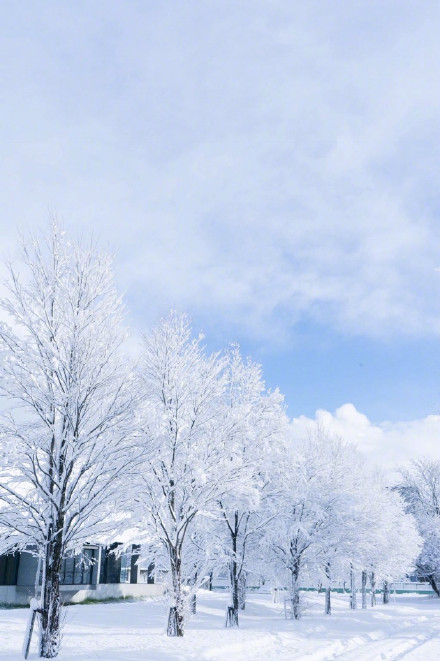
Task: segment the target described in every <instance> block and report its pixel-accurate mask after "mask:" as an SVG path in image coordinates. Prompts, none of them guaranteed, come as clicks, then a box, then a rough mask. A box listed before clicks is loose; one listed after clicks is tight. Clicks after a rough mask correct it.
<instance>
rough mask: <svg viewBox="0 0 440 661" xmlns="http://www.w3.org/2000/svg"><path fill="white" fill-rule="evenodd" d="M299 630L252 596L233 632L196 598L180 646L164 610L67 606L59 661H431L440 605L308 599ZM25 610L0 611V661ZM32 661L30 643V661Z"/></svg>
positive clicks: (437, 653)
mask: <svg viewBox="0 0 440 661" xmlns="http://www.w3.org/2000/svg"><path fill="white" fill-rule="evenodd" d="M307 599H308V601H309V609H308V611H307V612H306V614H305V616H304V618H303V619H302V620H301V621H300V622H293V621H286V620H285V619H284V616H283V612H282V606H281V605H275V604H273V603H272V602H271V599H270V596H269V595H266V594H254V595H252V596H251V597H250V600H249V604H248V606H247V608H246V612H245V613H244V614H241V613H240V623H241V626H240V628H239V629H227V630H225V629H224V628H223V623H224V612H225V609H226V604H227V595H226V594H221V593H209V592H202V594H201V596H200V598H199V600H198V613H197V615H196V616H194V617H193V618H192V619H191V621H190V622H189V623H188V626H187V630H186V632H185V637H184V638H183V639H175V638H174V639H173V638H168V637H167V636H166V634H165V625H166V615H167V608H166V604H165V603H164V602H162V601H141V602H128V603H127V602H125V603H112V604H100V605H89V606H80V605H79V606H70V607H69V608H67V609H66V610H65V613H66V624H65V629H64V639H63V649H62V652H61V653H60V655H59V657H58V658H59V660H60V661H73V660H75V661H76V660H78V661H95V660H101V661H104V660H105V661H128V660H130V661H133V660H135V661H146V660H147V659H148V661H189V660H197V661H199V660H200V661H230V660H231V659H234V661H250V660H252V661H254V660H257V661H259V660H261V659H264V661H271V660H273V661H275V660H276V661H287V660H289V661H298V660H300V659H305V660H307V661H330V660H334V661H341V660H344V659H345V660H346V661H354V660H356V661H375V660H376V659H377V660H378V661H383V660H387V661H397V660H400V659H404V660H405V661H420V660H423V661H434V660H435V661H437V660H438V659H440V601H439V600H437V599H432V598H429V597H424V596H408V595H401V596H397V597H396V599H395V601H394V603H393V602H392V603H390V604H389V605H388V606H382V605H379V606H377V607H376V608H374V609H368V610H367V611H362V610H359V611H356V612H351V611H350V610H349V608H348V595H344V596H342V595H335V596H334V597H333V615H331V616H330V617H329V616H325V615H324V614H323V612H322V610H323V595H317V594H310V593H309V594H308V595H307ZM27 614H28V611H27V610H22V609H18V610H8V611H0V661H6V660H7V661H18V660H19V659H20V658H21V657H20V649H21V644H22V640H23V635H24V629H25V623H26V618H27ZM36 658H37V654H36V648H35V641H33V647H32V653H31V654H30V656H29V659H33V660H35V659H36Z"/></svg>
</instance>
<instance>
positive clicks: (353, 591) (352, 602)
mask: <svg viewBox="0 0 440 661" xmlns="http://www.w3.org/2000/svg"><path fill="white" fill-rule="evenodd" d="M350 593H351V594H350V608H351V609H352V610H356V608H357V598H356V578H355V573H354V569H353V565H351V567H350Z"/></svg>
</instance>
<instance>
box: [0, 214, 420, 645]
mask: <svg viewBox="0 0 440 661" xmlns="http://www.w3.org/2000/svg"><path fill="white" fill-rule="evenodd" d="M24 269H25V272H24V273H21V274H18V273H16V271H15V270H14V269H12V268H11V269H10V278H9V296H8V298H7V299H6V300H5V301H3V302H2V307H3V310H4V312H5V313H6V314H7V315H8V317H9V319H8V322H9V323H3V324H2V325H1V326H0V351H1V356H0V369H1V373H0V389H1V392H2V393H3V395H4V396H5V398H6V401H7V403H8V404H7V406H8V408H7V410H6V411H5V412H4V415H3V416H2V423H1V430H0V431H1V441H2V442H1V449H0V452H1V461H0V503H1V506H0V552H12V551H16V550H23V549H27V550H28V551H31V552H33V553H34V554H35V555H36V556H38V558H39V559H40V562H41V570H42V589H41V597H40V599H41V618H40V620H41V636H40V655H41V656H42V657H44V658H53V657H55V656H56V655H57V653H58V650H59V645H60V635H59V632H60V606H61V605H60V591H59V575H60V569H61V562H62V559H63V558H64V557H66V555H68V554H69V553H72V552H75V551H76V552H78V550H80V549H81V547H82V545H83V544H84V543H86V542H90V541H93V540H99V541H104V540H107V539H109V540H110V539H111V540H114V539H117V537H118V535H119V534H121V533H122V532H124V535H125V538H127V530H131V531H132V536H133V540H132V541H133V542H142V555H143V557H144V558H145V559H146V560H147V561H148V562H150V561H151V560H154V562H155V564H156V567H157V568H158V569H163V570H164V573H165V576H166V580H167V581H168V595H169V598H170V611H169V617H168V634H169V635H177V636H182V635H183V633H184V624H185V614H186V612H187V611H188V610H189V609H190V608H193V609H194V608H195V598H196V593H197V590H198V588H199V587H200V585H201V584H202V582H203V581H204V580H206V576H207V575H209V573H210V572H213V571H218V572H219V571H223V570H225V571H227V572H228V575H229V577H230V586H231V603H230V606H229V608H228V620H227V621H228V623H229V624H231V625H237V624H238V617H239V609H240V607H244V605H245V600H246V582H247V577H248V576H249V574H250V573H251V572H252V573H253V574H260V575H262V576H264V577H265V578H271V579H272V580H273V581H275V582H276V581H278V582H279V583H284V582H285V581H286V580H287V579H286V577H289V586H290V596H291V603H292V611H293V615H294V617H295V618H299V617H300V614H301V604H300V593H299V586H300V584H301V582H302V581H310V580H314V581H315V582H316V581H320V582H321V583H322V584H324V585H325V586H326V612H327V613H329V614H330V612H331V604H330V586H331V582H332V580H335V579H336V578H342V579H344V580H345V579H346V577H347V576H351V580H352V582H353V581H354V576H355V573H356V572H359V571H362V572H363V581H362V584H363V587H364V588H365V586H366V580H367V576H368V577H369V580H370V582H371V586H372V588H373V590H372V595H374V588H375V585H376V581H378V580H384V581H389V580H391V579H392V578H395V577H400V576H402V575H404V574H405V573H406V572H407V571H409V570H410V568H411V566H412V562H413V560H414V559H415V558H416V556H417V555H418V553H419V551H420V537H419V534H418V532H417V530H416V526H415V523H414V519H413V516H412V514H414V513H415V512H414V511H413V512H412V513H408V512H406V511H405V509H404V506H403V501H402V498H401V496H400V495H399V493H398V492H397V491H395V490H394V491H393V490H390V489H387V488H386V486H385V485H384V484H383V479H382V478H381V477H380V475H378V474H377V475H375V474H371V473H370V472H368V471H367V470H365V467H364V466H363V462H362V460H361V458H360V456H359V455H358V454H357V452H356V451H355V449H353V447H351V446H348V445H346V444H344V443H342V442H341V441H339V440H337V439H331V438H328V437H327V435H326V434H325V432H324V431H322V430H320V431H318V432H317V433H315V434H314V435H313V436H310V437H309V438H307V439H305V440H304V441H303V442H302V443H300V444H298V443H293V442H292V441H291V439H290V437H289V425H288V420H287V418H286V415H285V411H284V408H283V402H282V396H281V395H280V393H279V392H278V391H275V392H267V391H266V390H265V387H264V382H263V379H262V374H261V368H260V366H258V365H256V364H255V363H253V362H252V361H250V360H247V361H246V360H243V358H242V356H241V355H240V351H239V349H238V347H236V346H233V347H231V348H230V349H229V350H228V351H225V352H222V353H215V354H211V355H208V354H207V353H206V351H205V350H204V347H203V345H202V342H203V338H202V337H200V336H199V337H197V338H194V337H193V336H192V333H191V328H190V325H189V322H188V319H187V318H186V317H185V316H182V315H178V314H175V313H172V314H170V315H169V317H168V318H166V319H164V320H163V321H161V322H160V323H159V325H158V326H157V328H156V329H155V330H153V331H152V332H151V333H150V334H148V335H147V336H146V337H145V339H144V343H143V346H142V351H141V354H140V356H139V357H137V358H136V362H133V361H129V360H127V358H126V357H125V358H124V357H123V354H122V348H123V342H124V338H125V334H124V331H123V328H122V321H123V313H122V305H121V300H120V298H119V296H118V294H117V292H116V290H115V288H114V285H113V282H112V276H111V266H110V261H109V259H108V258H107V257H105V256H102V255H100V254H99V253H97V251H96V250H95V249H94V248H93V247H88V248H87V247H85V246H84V245H75V244H73V243H71V242H69V241H68V240H67V239H66V237H65V236H64V234H63V232H61V231H60V229H59V228H58V227H57V225H54V226H53V227H52V230H51V233H50V237H49V239H48V240H47V241H46V242H45V243H44V244H43V245H41V244H40V243H39V242H38V241H36V240H29V242H28V244H27V245H25V247H24ZM413 510H414V508H413ZM419 530H420V531H421V532H422V533H423V531H422V530H421V529H420V526H419ZM352 587H354V586H353V585H352ZM363 594H364V598H363V605H366V596H365V595H366V592H365V589H364V593H363ZM355 606H356V603H355V590H354V589H353V590H352V607H355Z"/></svg>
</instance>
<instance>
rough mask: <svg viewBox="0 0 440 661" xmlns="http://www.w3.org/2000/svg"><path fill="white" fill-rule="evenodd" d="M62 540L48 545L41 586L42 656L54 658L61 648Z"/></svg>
mask: <svg viewBox="0 0 440 661" xmlns="http://www.w3.org/2000/svg"><path fill="white" fill-rule="evenodd" d="M61 562H62V548H61V540H59V539H58V538H57V539H56V540H55V542H51V543H49V544H48V545H47V552H46V557H45V559H44V567H43V584H42V586H41V618H40V657H42V658H44V659H54V658H55V657H56V656H57V655H58V652H59V648H60V609H61V603H60V571H61Z"/></svg>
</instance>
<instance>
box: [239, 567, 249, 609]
mask: <svg viewBox="0 0 440 661" xmlns="http://www.w3.org/2000/svg"><path fill="white" fill-rule="evenodd" d="M246 585H247V574H246V572H243V571H242V572H241V575H240V579H239V582H238V605H239V607H240V610H242V611H244V610H245V608H246Z"/></svg>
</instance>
